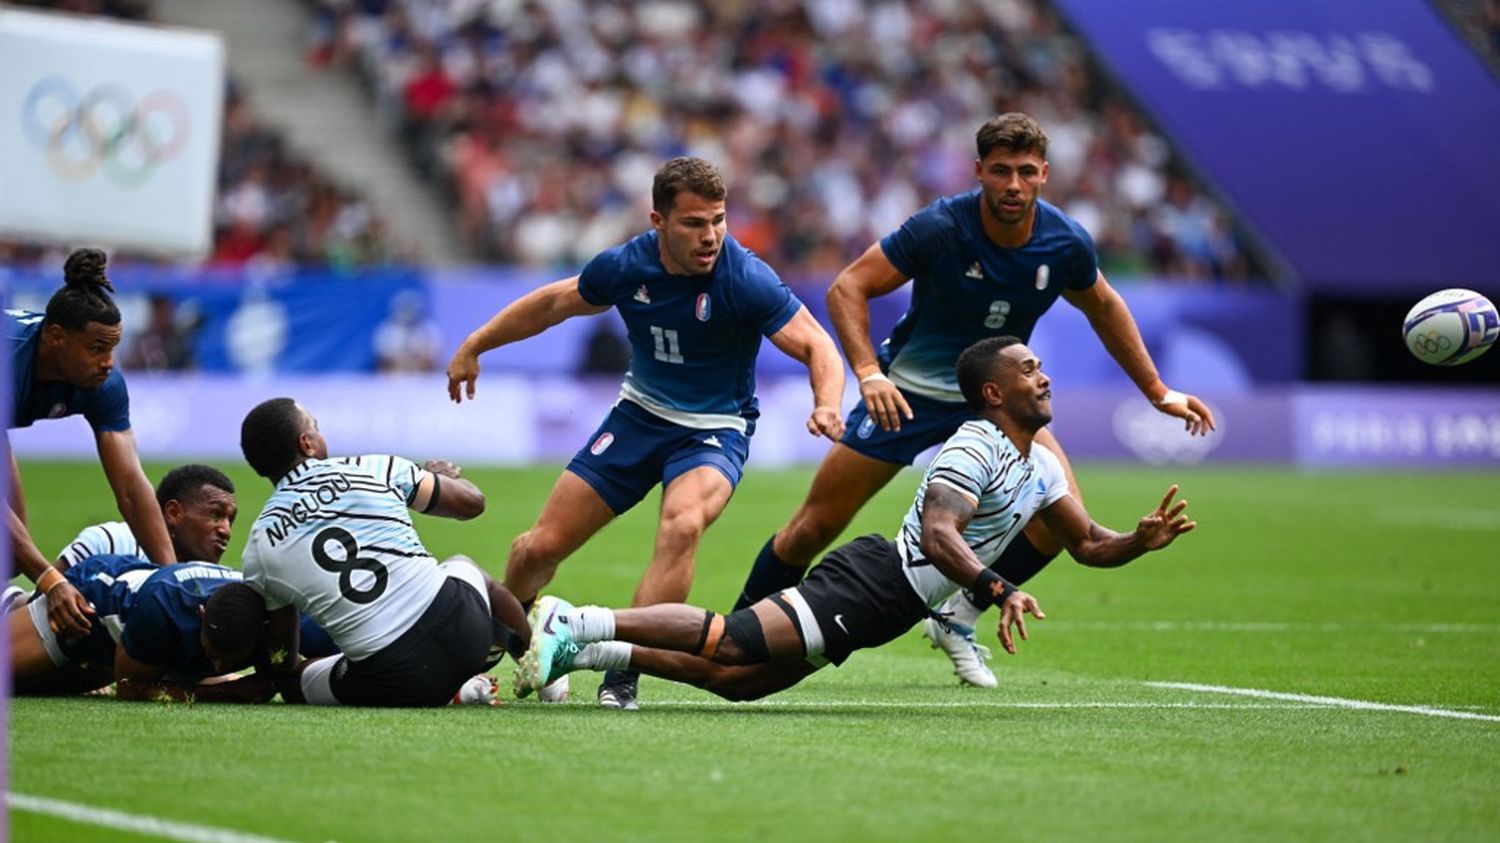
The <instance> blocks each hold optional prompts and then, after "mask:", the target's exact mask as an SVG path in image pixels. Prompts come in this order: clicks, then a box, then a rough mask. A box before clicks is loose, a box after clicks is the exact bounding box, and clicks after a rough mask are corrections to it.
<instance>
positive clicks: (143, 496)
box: [94, 430, 177, 565]
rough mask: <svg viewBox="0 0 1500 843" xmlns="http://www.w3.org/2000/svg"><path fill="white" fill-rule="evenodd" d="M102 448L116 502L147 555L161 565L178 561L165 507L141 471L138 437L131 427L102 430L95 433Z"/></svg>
mask: <svg viewBox="0 0 1500 843" xmlns="http://www.w3.org/2000/svg"><path fill="white" fill-rule="evenodd" d="M94 439H95V441H96V442H97V444H98V447H99V462H100V463H101V464H103V466H104V476H105V477H107V478H108V479H109V487H110V489H112V490H114V493H115V503H116V504H117V505H118V506H119V507H120V515H122V516H124V518H125V523H126V524H129V525H130V532H131V533H133V534H135V539H136V541H138V542H140V544H141V549H142V550H144V551H146V556H147V557H149V558H150V559H151V561H152V562H155V563H156V564H158V565H171V564H172V563H174V562H176V561H177V552H176V551H174V550H173V549H172V540H171V538H170V537H168V536H167V525H166V522H164V521H162V517H161V507H160V506H159V505H157V503H156V491H155V490H154V489H152V488H151V481H149V480H147V479H146V472H144V471H142V470H141V460H140V457H139V456H137V455H136V451H135V436H134V435H132V434H131V432H130V431H128V430H120V431H100V432H98V433H95V434H94Z"/></svg>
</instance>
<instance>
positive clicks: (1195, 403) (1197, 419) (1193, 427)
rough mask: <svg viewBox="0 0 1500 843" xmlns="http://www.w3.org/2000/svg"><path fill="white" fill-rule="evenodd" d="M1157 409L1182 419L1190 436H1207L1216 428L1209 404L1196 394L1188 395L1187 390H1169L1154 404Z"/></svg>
mask: <svg viewBox="0 0 1500 843" xmlns="http://www.w3.org/2000/svg"><path fill="white" fill-rule="evenodd" d="M1152 406H1154V407H1155V408H1156V409H1158V410H1160V411H1161V412H1163V413H1166V414H1167V415H1169V416H1176V417H1177V418H1179V419H1182V421H1183V424H1184V425H1185V428H1184V429H1186V430H1187V432H1188V435H1189V436H1207V435H1208V432H1209V431H1210V430H1213V429H1214V414H1213V411H1212V410H1210V409H1208V405H1207V404H1204V403H1203V402H1202V401H1200V400H1199V399H1198V396H1196V395H1188V394H1187V393H1185V392H1175V391H1170V390H1169V391H1168V392H1167V394H1166V395H1165V396H1164V397H1163V398H1162V399H1161V400H1160V401H1156V402H1154V403H1153V404H1152Z"/></svg>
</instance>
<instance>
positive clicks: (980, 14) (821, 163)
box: [308, 0, 1254, 278]
mask: <svg viewBox="0 0 1500 843" xmlns="http://www.w3.org/2000/svg"><path fill="white" fill-rule="evenodd" d="M308 2H310V3H313V4H314V5H315V9H316V18H317V23H316V24H315V26H314V30H313V37H314V41H313V43H312V44H311V46H310V49H309V55H310V57H311V58H312V59H313V60H314V61H317V62H320V63H321V62H341V61H342V62H345V63H348V64H351V65H353V66H354V67H355V69H356V70H357V71H358V72H359V73H360V74H361V75H362V76H363V78H364V79H365V80H366V81H367V82H368V83H369V85H370V87H371V89H372V91H373V93H374V95H375V97H376V99H377V101H378V103H379V104H380V105H379V107H380V108H381V109H382V110H384V111H387V112H388V113H390V114H393V115H398V117H397V118H396V119H394V120H393V121H392V123H393V125H397V126H400V127H401V134H402V136H403V137H404V138H406V140H407V141H408V143H409V144H411V145H412V154H413V157H414V159H415V160H416V161H418V162H419V164H420V165H421V166H423V167H424V168H428V169H430V170H431V171H432V172H434V173H435V174H436V175H438V176H440V177H441V178H442V179H443V181H444V182H445V184H446V185H447V186H448V187H449V188H450V189H451V190H452V191H453V193H454V198H455V207H456V213H457V217H458V220H457V225H458V230H459V231H460V233H461V234H462V236H463V237H464V238H465V240H466V241H467V242H468V244H469V245H470V247H471V248H472V249H474V250H475V251H476V252H477V253H478V254H480V255H482V256H484V257H487V258H490V259H495V260H503V261H508V262H519V263H524V264H536V265H547V264H565V265H576V264H577V263H578V262H579V261H581V260H583V259H585V258H587V257H588V256H589V255H590V254H592V253H593V252H595V251H597V250H598V249H599V248H602V247H604V246H607V245H608V244H611V243H614V242H618V241H620V240H623V239H625V238H627V237H629V236H630V235H631V234H632V233H634V232H635V231H636V230H638V229H640V228H642V227H643V226H644V222H643V217H644V208H643V207H642V206H641V205H640V204H639V203H638V202H637V201H636V200H635V199H634V198H633V197H635V196H637V195H639V194H640V193H641V191H640V190H639V187H640V185H641V184H644V183H646V181H647V180H649V178H650V174H651V172H652V170H653V169H654V168H655V166H657V165H658V164H659V163H660V162H661V161H662V160H663V159H665V158H668V157H671V156H673V155H678V154H696V155H701V156H703V157H705V158H708V159H710V160H712V161H714V162H715V163H717V164H718V165H719V166H720V167H721V168H722V169H723V171H724V173H725V175H726V177H727V178H728V180H729V182H730V190H731V192H732V193H733V194H734V196H735V199H734V200H733V201H732V202H731V203H730V207H731V209H732V211H731V219H730V229H731V231H733V232H734V233H735V234H736V236H738V237H740V238H741V239H742V240H743V241H744V242H745V243H746V244H747V245H749V246H750V247H751V248H754V249H755V250H756V251H758V252H760V253H761V254H762V255H764V256H765V257H766V258H767V259H768V260H770V262H771V263H772V264H773V265H775V266H776V267H777V268H778V269H780V270H781V271H783V272H784V273H786V274H789V275H793V276H796V275H804V276H806V275H812V276H815V277H821V276H825V275H827V274H829V273H831V272H833V271H836V270H837V268H838V267H840V266H842V265H843V264H844V263H845V262H846V261H847V260H848V259H849V258H850V257H852V256H853V255H855V254H857V253H858V252H860V251H861V250H863V249H864V248H865V247H866V246H868V245H869V244H870V243H871V242H872V241H874V240H875V239H877V238H878V237H880V236H882V235H884V234H885V233H887V232H888V231H890V230H891V229H892V228H894V227H895V226H897V225H899V224H900V223H901V221H902V220H904V219H905V218H906V216H907V215H909V214H911V213H912V212H913V211H915V210H917V209H918V208H920V207H921V206H922V205H924V204H925V203H926V202H928V201H931V200H932V199H933V198H935V197H937V196H939V195H942V194H944V193H950V192H956V191H958V190H961V189H964V188H965V187H967V186H968V185H970V184H972V181H973V165H972V158H973V132H974V130H975V128H976V127H977V126H978V125H979V124H980V123H982V122H983V121H984V120H986V119H988V118H989V117H992V116H994V115H995V114H997V113H999V112H1002V111H1009V110H1022V111H1027V112H1029V113H1031V114H1032V115H1034V116H1035V117H1037V119H1039V120H1040V121H1041V122H1042V124H1043V125H1044V126H1045V127H1046V129H1047V131H1048V133H1049V135H1050V136H1051V139H1052V145H1051V146H1052V148H1051V154H1050V158H1051V160H1052V163H1053V168H1052V178H1051V182H1050V183H1049V185H1048V187H1047V188H1046V189H1045V191H1044V195H1045V196H1046V197H1047V198H1049V199H1050V200H1051V201H1052V202H1054V203H1055V204H1057V205H1059V206H1061V207H1062V208H1063V209H1064V210H1066V211H1067V212H1069V213H1070V214H1073V215H1075V216H1077V217H1079V218H1080V219H1083V220H1085V221H1086V222H1087V223H1088V225H1089V227H1090V230H1091V231H1092V233H1093V234H1094V236H1095V237H1096V239H1097V240H1098V242H1099V243H1100V246H1101V259H1102V260H1103V261H1104V262H1105V267H1106V271H1109V270H1111V269H1112V268H1130V269H1132V270H1139V271H1140V272H1143V273H1151V274H1157V273H1160V274H1169V273H1170V274H1185V275H1188V276H1191V277H1195V278H1214V277H1218V278H1224V277H1229V278H1239V277H1243V276H1245V275H1246V274H1247V273H1249V272H1252V271H1253V270H1254V267H1252V266H1251V265H1250V263H1249V259H1248V258H1247V257H1246V254H1245V251H1244V249H1243V247H1242V246H1241V244H1240V243H1239V241H1238V239H1237V238H1236V237H1235V236H1234V232H1233V229H1232V228H1231V227H1230V226H1229V224H1228V220H1229V217H1228V216H1227V214H1225V213H1224V211H1223V210H1222V209H1221V208H1220V207H1219V206H1218V205H1217V204H1216V203H1214V202H1213V201H1211V200H1210V199H1208V198H1207V197H1206V196H1205V195H1204V194H1203V192H1202V191H1201V190H1200V189H1199V188H1198V187H1197V186H1195V185H1194V184H1193V183H1192V182H1190V181H1187V180H1184V179H1181V178H1180V177H1178V178H1176V179H1175V180H1174V178H1173V176H1172V174H1173V173H1179V172H1182V171H1183V168H1182V167H1181V166H1180V165H1178V164H1177V162H1175V161H1174V160H1173V155H1172V153H1171V151H1170V149H1169V148H1168V146H1167V144H1166V143H1165V142H1164V141H1163V140H1162V139H1161V138H1160V137H1158V136H1157V135H1155V134H1154V133H1153V132H1152V131H1151V130H1150V129H1149V128H1148V127H1147V126H1146V125H1145V124H1144V123H1143V122H1142V121H1141V120H1140V119H1139V118H1138V117H1137V116H1136V115H1135V113H1134V111H1132V110H1131V109H1130V108H1128V107H1127V106H1126V105H1124V104H1123V103H1124V101H1123V98H1122V97H1120V96H1119V95H1118V93H1117V92H1116V91H1115V90H1114V89H1113V88H1112V87H1110V86H1109V84H1108V83H1107V82H1106V80H1104V79H1103V78H1102V77H1101V76H1100V74H1099V73H1097V72H1096V71H1095V70H1094V68H1093V67H1092V66H1091V64H1090V63H1089V61H1088V58H1087V50H1086V49H1085V47H1084V46H1083V45H1082V44H1080V43H1079V42H1078V41H1077V40H1076V39H1075V38H1074V37H1073V36H1072V35H1071V34H1070V33H1068V32H1067V31H1066V29H1065V28H1064V27H1063V26H1062V25H1061V23H1060V21H1059V19H1058V16H1057V14H1056V13H1055V12H1054V11H1053V9H1052V8H1051V6H1050V5H1049V4H1048V3H1047V2H1045V0H992V1H991V2H988V3H984V4H975V3H957V2H951V0H880V2H875V3H860V2H855V0H764V2H709V0H651V1H650V2H643V3H628V2H623V0H556V2H541V1H540V0H507V2H492V0H308Z"/></svg>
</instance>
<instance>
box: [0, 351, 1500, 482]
mask: <svg viewBox="0 0 1500 843" xmlns="http://www.w3.org/2000/svg"><path fill="white" fill-rule="evenodd" d="M444 385H445V384H444V381H443V379H442V378H441V376H438V375H409V376H406V375H404V376H397V375H392V376H385V377H380V376H340V377H322V378H299V377H290V376H288V377H279V378H277V379H275V380H265V379H248V378H243V379H242V378H237V377H221V376H206V375H200V376H188V377H172V376H154V377H153V376H137V377H135V378H134V379H133V380H132V381H131V382H130V399H131V417H132V421H133V423H134V431H135V435H136V438H137V441H138V444H139V447H140V452H141V454H142V455H143V456H144V457H146V458H149V459H156V460H178V459H187V458H206V459H210V460H233V461H236V462H237V461H239V460H240V458H241V457H240V450H239V429H240V421H241V420H242V419H243V418H244V415H245V413H246V412H247V411H249V409H250V408H251V407H253V406H254V405H255V404H257V403H259V402H260V401H262V400H264V399H266V398H271V397H274V396H278V395H288V396H291V397H293V398H296V399H298V400H300V401H301V402H303V404H304V405H306V406H307V408H308V409H309V410H311V411H312V413H313V415H315V416H317V418H318V421H319V426H320V427H321V429H322V430H323V431H324V433H325V435H327V437H328V442H329V447H330V448H331V449H332V450H333V451H335V452H337V453H344V454H354V453H372V452H383V453H396V454H401V455H403V456H407V457H411V458H413V459H426V458H430V457H437V456H441V457H447V458H451V459H455V460H459V461H460V462H465V463H470V464H476V465H480V464H491V465H525V464H529V463H535V462H554V463H555V462H564V461H566V460H567V459H568V458H569V457H571V456H572V455H573V453H574V452H575V451H577V450H578V449H579V448H580V447H582V446H583V445H584V444H585V443H587V442H588V441H589V437H590V436H591V435H592V434H593V432H594V430H595V428H596V427H597V426H598V424H599V422H600V421H601V420H602V419H603V418H604V415H605V413H607V412H608V410H609V407H610V405H611V404H613V403H614V400H615V397H616V395H617V394H618V390H619V382H618V381H612V380H605V379H579V378H574V377H560V376H527V375H514V374H511V375H500V374H494V373H491V374H487V375H486V376H485V377H484V378H483V379H482V380H481V381H480V384H479V393H478V395H477V396H476V399H475V400H474V401H472V402H465V403H464V404H463V405H461V406H460V405H454V404H452V403H451V402H449V401H448V400H447V397H446V394H445V391H444ZM759 393H760V400H761V409H762V416H761V419H760V421H759V423H758V425H757V428H756V433H755V438H754V441H753V443H752V445H751V449H750V450H751V462H752V464H753V465H758V466H786V465H809V464H813V463H816V462H817V461H818V460H820V459H822V457H823V455H824V453H826V452H827V449H828V442H827V440H823V439H816V438H814V437H812V436H809V435H808V433H807V431H806V429H805V428H804V423H805V421H806V418H807V414H808V412H809V411H810V410H811V407H812V400H811V397H810V394H809V392H808V386H807V379H806V378H804V377H793V376H787V377H779V378H762V379H761V383H760V389H759ZM1200 395H1201V397H1202V398H1203V399H1204V400H1205V401H1207V402H1208V404H1209V407H1210V408H1211V409H1212V410H1213V412H1214V415H1215V417H1216V418H1217V420H1218V423H1219V429H1218V430H1217V431H1216V432H1214V433H1212V434H1210V435H1209V436H1206V437H1189V436H1187V435H1186V434H1185V433H1184V432H1183V430H1182V423H1181V422H1180V421H1177V420H1176V419H1173V418H1171V417H1168V416H1166V415H1163V414H1162V413H1159V412H1157V411H1156V410H1155V409H1154V408H1152V407H1151V406H1150V405H1149V404H1148V403H1147V402H1146V400H1145V399H1144V398H1142V397H1141V395H1140V394H1139V393H1138V392H1135V391H1134V390H1130V389H1126V390H1099V389H1067V388H1064V387H1063V386H1062V385H1059V388H1058V392H1057V397H1056V399H1055V401H1054V404H1055V406H1054V410H1055V413H1056V417H1057V418H1056V421H1054V422H1053V425H1052V429H1053V432H1054V433H1056V434H1057V437H1058V439H1059V440H1060V441H1061V442H1062V443H1063V446H1064V447H1065V448H1066V449H1067V451H1068V455H1069V456H1070V457H1071V458H1073V459H1074V460H1077V461H1084V462H1086V461H1106V460H1107V461H1124V462H1130V463H1142V464H1148V465H1169V464H1170V465H1193V464H1198V463H1229V462H1233V463H1271V464H1288V463H1290V464H1294V465H1299V466H1304V467H1309V468H1378V467H1396V468H1411V469H1431V470H1439V469H1440V470H1452V469H1482V470H1489V471H1493V470H1496V469H1500V390H1472V389H1471V390H1453V389H1447V390H1439V389H1434V390H1399V389H1397V390H1386V389H1373V388H1368V389H1356V388H1328V387H1292V388H1289V389H1259V390H1255V391H1227V392H1210V391H1205V392H1203V393H1200ZM856 398H857V395H856V393H855V392H854V389H853V386H852V385H851V386H850V388H849V391H848V393H847V394H846V395H845V397H844V406H845V407H846V408H848V407H850V406H852V405H853V402H854V400H855V399H856ZM10 436H11V443H12V445H13V446H14V447H15V449H16V452H17V454H18V455H19V457H20V458H21V459H22V461H23V464H24V462H25V461H26V460H28V459H35V458H43V457H65V458H77V459H95V458H96V457H95V454H94V445H93V438H92V437H91V436H89V435H88V430H87V427H86V425H85V423H84V422H83V420H82V419H81V418H78V417H73V418H66V419H60V420H57V421H42V422H38V423H37V424H35V425H33V426H32V427H29V428H23V429H19V430H13V431H11V433H10Z"/></svg>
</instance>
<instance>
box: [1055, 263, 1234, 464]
mask: <svg viewBox="0 0 1500 843" xmlns="http://www.w3.org/2000/svg"><path fill="white" fill-rule="evenodd" d="M1063 298H1065V299H1067V300H1068V303H1069V304H1071V305H1073V306H1074V307H1076V308H1078V309H1079V310H1081V311H1083V314H1084V315H1085V316H1087V317H1088V320H1089V325H1090V326H1091V327H1093V329H1094V333H1096V334H1098V335H1099V341H1100V342H1102V343H1104V349H1105V350H1106V351H1108V352H1109V355H1110V356H1111V357H1113V358H1115V362H1117V363H1119V364H1120V368H1121V369H1124V370H1125V374H1127V375H1129V376H1130V379H1131V380H1132V381H1134V382H1135V385H1136V388H1137V389H1139V390H1140V391H1141V394H1142V395H1145V396H1146V398H1147V399H1148V400H1150V402H1151V403H1152V405H1154V406H1155V407H1156V409H1158V410H1160V411H1161V412H1163V413H1166V414H1167V415H1169V416H1175V417H1177V418H1180V419H1182V420H1183V421H1184V423H1185V426H1186V430H1187V432H1188V433H1190V434H1193V435H1204V436H1206V435H1207V434H1208V432H1209V431H1211V430H1213V429H1214V414H1213V411H1212V410H1210V409H1209V408H1208V405H1207V404H1204V403H1203V402H1202V401H1201V400H1199V398H1198V397H1197V396H1195V395H1186V394H1183V393H1180V392H1173V391H1172V390H1171V389H1170V388H1168V387H1167V385H1166V384H1165V383H1162V379H1161V375H1160V374H1158V373H1157V371H1156V364H1155V363H1153V362H1151V353H1150V352H1148V351H1146V343H1145V342H1143V341H1142V340H1141V332H1140V330H1139V329H1138V328H1137V327H1136V325H1135V317H1133V316H1131V315H1130V308H1129V307H1127V306H1126V305H1125V300H1124V299H1123V298H1121V297H1120V294H1119V293H1118V292H1116V291H1115V288H1114V287H1111V286H1110V285H1109V282H1108V281H1105V280H1104V274H1103V273H1102V272H1101V273H1099V274H1098V277H1097V279H1096V280H1095V281H1094V285H1093V286H1092V287H1089V288H1088V289H1087V290H1067V291H1064V292H1063Z"/></svg>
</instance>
